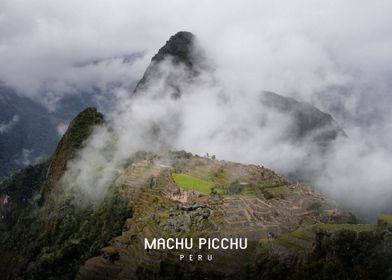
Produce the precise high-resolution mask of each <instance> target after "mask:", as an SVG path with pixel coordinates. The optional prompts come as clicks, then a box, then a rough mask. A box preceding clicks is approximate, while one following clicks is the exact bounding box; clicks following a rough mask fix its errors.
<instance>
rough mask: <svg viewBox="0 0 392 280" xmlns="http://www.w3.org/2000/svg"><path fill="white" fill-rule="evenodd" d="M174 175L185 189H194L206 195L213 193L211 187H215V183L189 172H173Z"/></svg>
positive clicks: (177, 182)
mask: <svg viewBox="0 0 392 280" xmlns="http://www.w3.org/2000/svg"><path fill="white" fill-rule="evenodd" d="M172 177H173V179H174V181H175V182H176V184H177V185H178V186H180V187H182V188H184V189H189V190H194V191H197V192H200V193H202V194H205V195H209V194H210V193H211V188H212V187H213V183H211V182H209V181H205V180H202V179H199V178H196V177H193V176H191V175H187V174H182V173H172Z"/></svg>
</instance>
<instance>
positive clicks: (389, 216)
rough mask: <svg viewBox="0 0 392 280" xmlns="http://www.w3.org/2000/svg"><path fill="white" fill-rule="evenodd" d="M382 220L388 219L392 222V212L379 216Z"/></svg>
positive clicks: (387, 220)
mask: <svg viewBox="0 0 392 280" xmlns="http://www.w3.org/2000/svg"><path fill="white" fill-rule="evenodd" d="M378 218H379V219H380V220H383V221H386V222H388V223H392V215H391V214H380V216H379V217H378Z"/></svg>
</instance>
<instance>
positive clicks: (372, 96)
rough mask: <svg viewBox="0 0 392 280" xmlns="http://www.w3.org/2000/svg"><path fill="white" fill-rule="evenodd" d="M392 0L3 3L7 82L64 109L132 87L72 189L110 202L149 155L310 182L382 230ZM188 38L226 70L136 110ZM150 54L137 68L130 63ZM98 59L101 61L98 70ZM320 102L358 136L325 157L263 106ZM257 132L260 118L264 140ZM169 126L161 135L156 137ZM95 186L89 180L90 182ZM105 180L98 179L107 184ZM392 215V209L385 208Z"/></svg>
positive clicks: (388, 152) (0, 25)
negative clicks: (159, 59) (264, 97)
mask: <svg viewBox="0 0 392 280" xmlns="http://www.w3.org/2000/svg"><path fill="white" fill-rule="evenodd" d="M391 9H392V4H391V3H390V2H389V1H378V2H377V3H370V2H367V1H353V0H351V1H345V2H344V3H342V2H341V1H328V2H325V3H321V2H314V1H296V2H295V3H292V2H289V1H274V2H273V3H271V2H265V1H244V2H241V5H240V6H239V5H238V3H237V2H235V1H225V2H224V4H222V3H219V2H214V3H211V2H210V1H198V2H197V3H194V2H191V1H178V0H170V1H165V2H164V3H163V2H162V3H160V2H158V3H156V1H150V0H147V1H114V2H111V3H107V2H105V1H83V3H81V2H80V1H67V3H61V4H59V3H53V2H51V1H35V2H34V3H30V2H26V3H25V2H23V1H15V0H12V1H11V0H5V1H2V2H1V4H0V35H1V36H0V38H1V39H0V63H1V65H2V67H1V68H0V80H2V81H4V82H6V83H7V84H9V85H11V86H13V87H15V88H17V89H18V92H19V94H21V95H26V96H29V97H31V98H33V99H38V100H43V101H42V102H43V103H44V104H46V106H51V108H56V106H55V104H56V102H60V101H59V100H61V97H62V96H64V95H67V94H80V92H83V91H82V90H75V89H84V88H88V87H92V86H96V85H99V86H100V87H101V88H102V89H103V90H104V92H105V89H106V87H107V85H110V84H112V83H115V84H121V87H119V88H117V89H116V95H115V98H114V99H115V103H116V105H115V108H114V110H113V111H112V112H110V113H109V114H108V116H107V118H108V120H109V121H108V122H109V124H108V125H107V126H106V127H101V128H99V129H97V131H96V132H95V134H94V135H93V136H92V137H91V138H90V139H89V140H88V143H87V145H86V148H85V149H84V150H83V151H82V152H81V153H80V155H79V157H78V158H77V159H75V160H74V162H73V164H72V165H71V168H70V170H68V173H67V174H68V175H66V176H65V177H64V180H65V181H66V182H67V183H68V184H73V185H79V186H84V188H86V192H88V193H91V194H92V195H93V196H94V195H96V194H97V193H101V192H104V191H105V189H106V188H107V186H108V185H110V184H111V182H112V181H113V180H114V178H115V177H116V176H117V175H118V172H121V167H122V166H123V164H124V163H125V162H126V161H127V159H128V158H129V157H130V155H131V154H132V153H133V152H135V151H137V150H139V149H146V150H153V151H161V150H167V149H185V150H187V151H190V152H192V153H197V154H200V155H204V154H206V153H207V152H208V153H210V154H214V155H216V156H217V158H218V159H222V160H234V161H240V162H243V163H255V164H261V165H264V166H267V167H269V168H272V169H274V170H277V171H278V172H280V173H282V174H289V173H291V172H293V171H295V170H296V169H297V168H298V166H301V167H304V168H307V169H309V170H311V171H312V172H313V174H314V176H313V178H312V183H313V184H314V185H315V187H316V188H317V189H318V190H319V191H321V192H323V193H325V194H326V195H328V196H330V197H331V198H333V199H335V200H337V201H339V202H342V203H343V204H344V205H345V206H347V207H349V208H350V209H353V210H354V211H356V212H357V213H359V214H361V215H363V216H365V217H368V218H374V217H375V215H376V214H377V213H378V212H380V211H383V210H388V209H389V210H390V209H391V208H390V207H389V205H390V202H391V201H392V186H391V183H392V170H391V169H392V168H391V166H392V165H391V163H392V145H391V144H390V143H392V130H391V123H392V113H391V110H390V108H389V107H390V104H391V101H392V96H391V81H392V79H391V77H392V56H391V51H390V50H391V49H392V19H391V17H390V13H389V11H390V10H391ZM179 30H188V31H191V32H192V33H194V34H195V35H196V36H197V38H198V44H199V45H200V46H201V47H202V48H203V49H204V50H205V52H206V54H207V56H208V58H209V59H210V60H211V64H213V66H214V67H213V68H214V69H215V70H214V71H212V72H208V71H206V72H205V73H202V74H201V75H200V76H199V77H197V79H195V80H194V81H191V82H189V81H188V82H181V83H179V86H180V87H181V91H182V93H183V94H182V97H181V98H180V99H179V100H173V99H172V98H171V96H170V92H168V91H169V89H168V88H167V85H165V79H164V77H165V76H167V75H168V73H175V75H176V76H177V77H178V80H179V81H182V80H186V79H182V76H181V75H183V70H184V69H181V66H179V67H180V68H178V67H176V66H173V65H172V64H171V63H170V61H167V62H166V63H164V64H163V65H162V67H161V68H162V69H161V72H162V75H163V78H161V79H160V80H158V81H156V82H155V83H154V84H153V85H149V87H148V91H147V92H144V93H143V94H140V96H138V97H136V98H131V97H130V96H131V92H132V90H131V89H130V87H131V85H132V82H134V81H137V80H139V79H140V78H141V77H142V75H143V72H144V70H145V68H146V67H147V66H148V63H149V61H150V58H151V57H152V56H153V54H154V53H156V52H157V50H158V48H159V47H161V46H162V45H163V44H164V42H165V41H166V40H167V39H168V38H169V36H171V35H173V34H175V33H176V32H177V31H179ZM134 54H139V56H138V57H137V58H136V59H135V60H134V61H133V62H132V63H129V64H124V63H122V61H123V60H122V58H123V57H126V56H129V55H134ZM94 61H98V63H94ZM262 90H270V91H273V92H276V93H278V94H282V95H285V96H291V97H294V98H296V99H297V100H299V101H305V102H309V103H311V104H313V105H315V106H317V107H318V108H320V109H321V110H323V111H324V112H327V113H330V114H331V115H332V116H333V117H334V118H335V119H336V120H337V122H338V123H339V124H340V125H341V127H342V128H343V129H344V130H345V132H346V134H347V135H348V138H347V139H338V140H337V141H336V142H335V144H334V146H333V147H332V148H331V150H330V151H329V152H328V154H324V155H322V156H320V154H318V153H317V152H315V149H314V146H313V144H312V143H309V142H307V141H304V142H303V143H300V144H298V143H296V144H293V143H290V142H288V141H286V140H285V139H284V137H283V135H284V133H285V131H286V130H287V128H288V127H289V126H290V124H291V122H292V120H290V119H289V118H287V116H285V115H282V114H281V113H279V112H276V111H274V110H272V109H271V108H268V107H265V106H263V105H262V104H260V102H258V98H259V96H260V91H262ZM260 120H263V126H262V129H261V128H260ZM154 126H159V127H160V133H159V134H158V135H154V134H151V127H154ZM92 174H93V175H94V176H91V175H92ZM97 174H99V176H98V175H97ZM388 207H389V208H388Z"/></svg>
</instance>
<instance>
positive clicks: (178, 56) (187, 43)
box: [152, 31, 195, 64]
mask: <svg viewBox="0 0 392 280" xmlns="http://www.w3.org/2000/svg"><path fill="white" fill-rule="evenodd" d="M194 39H195V36H194V35H193V34H192V33H191V32H188V31H180V32H177V33H176V34H175V35H173V36H171V37H170V39H169V40H168V41H167V42H166V44H165V45H164V46H163V47H162V48H160V49H159V51H158V53H157V54H156V55H155V56H154V57H153V58H152V61H154V62H160V61H162V60H163V59H165V57H166V56H168V55H170V56H171V57H172V59H173V62H174V63H178V62H183V63H185V64H189V63H190V64H192V61H191V53H192V46H193V42H194Z"/></svg>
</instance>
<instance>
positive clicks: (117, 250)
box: [77, 152, 376, 279]
mask: <svg viewBox="0 0 392 280" xmlns="http://www.w3.org/2000/svg"><path fill="white" fill-rule="evenodd" d="M179 174H180V175H181V176H178V175H179ZM181 184H185V185H186V186H181ZM192 184H194V185H192ZM115 185H116V187H117V188H119V190H120V192H121V194H122V196H124V197H127V198H128V200H129V203H130V205H131V207H132V209H133V216H132V217H130V218H129V219H128V220H127V221H126V224H125V226H124V230H123V233H122V235H121V236H118V237H116V238H114V239H113V240H112V241H111V243H110V246H108V247H105V248H103V249H102V255H101V256H97V257H95V258H92V259H90V260H88V261H87V262H86V263H85V265H84V266H83V267H82V268H81V269H80V271H79V274H78V277H77V278H78V279H107V277H109V278H113V279H133V278H132V277H136V275H150V276H151V275H158V274H160V273H162V265H163V264H165V267H172V266H174V267H176V266H178V264H179V255H181V254H190V253H194V254H200V253H202V254H204V256H206V254H212V253H213V255H214V261H213V262H211V263H206V262H200V263H198V264H197V263H196V264H195V263H194V262H193V263H192V262H190V263H189V262H188V263H187V264H185V266H182V268H183V269H185V268H187V267H188V269H190V270H189V271H199V270H200V271H201V273H202V272H203V271H204V272H205V273H207V272H208V273H211V271H212V272H214V271H215V272H216V273H218V274H219V273H224V274H227V273H228V274H230V273H232V274H230V275H232V276H233V275H235V273H236V272H238V271H242V269H245V268H246V267H247V266H249V265H251V264H252V262H254V260H255V258H252V257H251V256H253V257H254V256H255V255H256V254H258V253H259V250H260V248H264V249H265V248H269V249H268V250H275V251H276V252H284V251H290V250H292V249H293V248H294V249H296V250H297V251H298V250H299V251H303V252H304V253H306V252H310V251H311V250H312V248H313V246H314V237H313V233H314V232H315V231H316V229H327V230H328V229H336V228H337V229H346V228H354V229H360V230H366V231H367V230H370V231H374V230H375V228H376V226H375V225H349V224H344V223H347V221H349V220H350V218H351V215H350V214H349V213H348V212H346V211H344V210H342V209H339V208H337V207H336V205H334V204H333V203H331V202H329V201H327V200H326V199H325V198H323V197H322V196H321V195H320V194H318V193H317V192H315V191H313V190H312V189H311V188H310V187H307V186H303V185H301V184H298V183H291V182H290V181H289V180H287V179H286V178H284V177H282V176H279V175H278V174H276V173H274V172H273V171H271V170H269V169H267V168H264V167H262V166H256V165H241V164H237V163H233V162H225V161H217V160H212V159H210V158H206V157H199V156H193V155H190V154H188V153H185V152H174V153H171V154H170V155H169V156H160V155H156V154H151V153H146V154H145V155H144V156H143V158H142V159H141V160H139V161H137V162H134V163H133V164H131V165H130V166H128V167H127V168H125V169H124V170H122V171H121V175H120V176H119V177H118V178H117V180H116V181H115ZM207 189H209V193H207ZM332 223H333V224H332ZM337 223H339V224H337ZM154 237H156V238H160V237H167V238H168V237H172V238H173V237H193V238H198V237H221V238H222V237H246V238H248V240H249V244H250V245H249V246H248V249H247V250H246V252H234V251H231V252H229V253H228V252H227V251H214V252H207V251H206V252H196V251H195V252H189V251H187V252H184V251H175V250H147V251H146V250H145V249H144V247H143V246H144V238H150V239H151V238H154ZM238 260H241V262H238ZM228 264H230V266H229V267H230V269H228ZM223 268H224V269H223ZM222 269H223V270H224V271H222ZM168 273H169V272H168ZM169 275H170V273H169ZM105 277H106V278H105ZM233 277H234V276H233Z"/></svg>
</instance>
